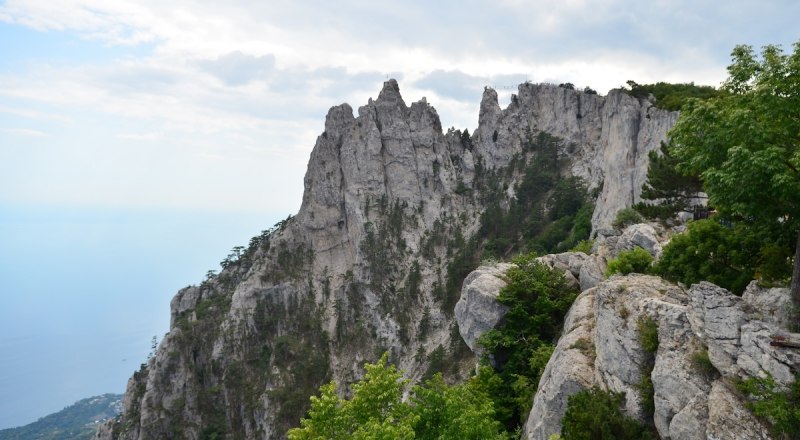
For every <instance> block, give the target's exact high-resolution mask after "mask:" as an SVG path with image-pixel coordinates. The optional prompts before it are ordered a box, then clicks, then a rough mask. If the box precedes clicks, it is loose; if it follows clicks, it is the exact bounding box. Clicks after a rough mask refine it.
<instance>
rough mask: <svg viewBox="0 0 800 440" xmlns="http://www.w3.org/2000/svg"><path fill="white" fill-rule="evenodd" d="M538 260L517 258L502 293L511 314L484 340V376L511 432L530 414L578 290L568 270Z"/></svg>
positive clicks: (482, 376)
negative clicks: (569, 282) (567, 276)
mask: <svg viewBox="0 0 800 440" xmlns="http://www.w3.org/2000/svg"><path fill="white" fill-rule="evenodd" d="M534 258H535V255H534V254H528V255H524V256H520V257H517V258H515V259H514V263H515V264H516V265H517V267H514V268H512V269H509V270H508V272H506V277H507V279H508V284H507V285H506V287H504V288H503V289H502V290H501V291H500V294H499V295H498V297H497V300H498V302H500V303H501V304H504V305H506V306H507V307H508V308H509V310H508V313H506V315H505V316H504V317H503V320H502V321H501V323H500V324H499V325H498V326H497V327H496V328H495V329H492V330H490V331H488V332H486V333H485V334H484V335H483V336H481V339H480V343H481V345H483V347H485V348H486V350H487V354H488V355H489V357H487V358H486V359H484V367H483V368H481V370H480V374H479V379H480V380H481V381H482V382H483V383H484V384H485V387H486V388H487V389H488V390H489V393H490V395H491V397H492V400H493V401H494V402H495V407H496V408H497V414H498V419H499V420H500V421H502V422H503V424H504V425H505V426H506V428H507V429H508V430H509V431H512V432H513V431H514V430H515V429H516V428H517V427H518V426H520V424H521V423H524V421H525V419H526V418H527V416H528V412H530V409H531V403H532V402H533V395H534V393H535V392H536V388H537V387H538V385H539V379H540V377H541V375H542V373H543V372H544V367H545V366H546V365H547V361H548V360H549V359H550V355H551V354H552V353H553V349H554V347H555V342H556V340H557V339H558V336H559V335H560V333H561V323H562V322H563V321H564V315H566V313H567V310H569V307H570V306H571V305H572V302H573V301H574V300H575V297H576V296H577V294H578V292H577V290H576V289H572V288H570V287H569V286H568V285H567V282H566V279H565V278H564V273H563V271H560V270H557V269H552V268H550V267H549V266H547V265H545V264H543V263H540V262H538V261H536V260H535V259H534ZM490 360H491V362H490ZM489 364H493V365H494V368H492V367H489V366H488V365H489Z"/></svg>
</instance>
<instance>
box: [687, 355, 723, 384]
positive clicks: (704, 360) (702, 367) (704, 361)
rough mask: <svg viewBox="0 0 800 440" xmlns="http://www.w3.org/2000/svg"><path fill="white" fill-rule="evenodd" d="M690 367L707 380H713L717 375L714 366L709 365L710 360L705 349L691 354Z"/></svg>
mask: <svg viewBox="0 0 800 440" xmlns="http://www.w3.org/2000/svg"><path fill="white" fill-rule="evenodd" d="M692 366H693V367H694V369H695V370H697V372H698V373H700V374H702V375H703V376H705V377H706V378H707V379H710V378H713V377H714V376H716V375H717V374H719V372H718V371H717V368H716V367H714V364H712V363H711V359H710V358H709V357H708V350H707V349H706V350H701V351H697V352H695V353H694V354H692Z"/></svg>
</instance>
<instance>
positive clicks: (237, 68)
mask: <svg viewBox="0 0 800 440" xmlns="http://www.w3.org/2000/svg"><path fill="white" fill-rule="evenodd" d="M198 65H199V66H200V67H201V68H202V69H203V70H205V71H207V72H209V73H211V74H212V75H214V76H216V77H217V78H219V79H220V80H221V81H223V82H224V83H225V84H227V85H230V86H239V85H243V84H247V83H249V82H250V81H252V80H254V79H264V78H266V77H267V75H269V74H270V72H271V71H272V69H273V67H275V56H273V55H271V54H267V55H261V56H253V55H245V54H244V53H242V52H241V51H238V50H237V51H234V52H230V53H228V54H226V55H222V56H219V57H217V58H216V59H215V60H203V61H199V62H198Z"/></svg>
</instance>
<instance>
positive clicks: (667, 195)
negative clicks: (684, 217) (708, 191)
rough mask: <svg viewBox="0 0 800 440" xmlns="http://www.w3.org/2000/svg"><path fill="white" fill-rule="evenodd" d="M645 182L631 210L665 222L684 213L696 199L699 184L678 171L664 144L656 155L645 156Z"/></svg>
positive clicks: (701, 187) (674, 159) (701, 186)
mask: <svg viewBox="0 0 800 440" xmlns="http://www.w3.org/2000/svg"><path fill="white" fill-rule="evenodd" d="M648 160H649V165H648V167H647V181H646V182H645V183H644V185H642V200H643V201H642V202H640V203H637V204H636V205H634V209H635V210H636V211H638V212H639V213H640V214H642V215H643V216H645V217H649V218H656V219H662V220H667V219H669V218H672V217H674V216H675V215H676V214H677V213H678V212H680V211H686V210H688V209H689V207H690V206H692V205H693V204H694V202H695V201H696V200H697V199H698V193H700V192H701V191H703V185H702V182H701V181H700V178H699V177H698V176H697V175H696V174H690V175H685V174H684V173H681V172H680V171H678V169H677V167H678V160H677V159H676V158H675V157H674V156H673V155H672V154H671V153H670V151H669V149H668V148H667V145H666V144H665V143H662V144H661V150H660V153H659V152H656V151H655V150H654V151H651V152H650V153H648ZM647 201H649V202H647Z"/></svg>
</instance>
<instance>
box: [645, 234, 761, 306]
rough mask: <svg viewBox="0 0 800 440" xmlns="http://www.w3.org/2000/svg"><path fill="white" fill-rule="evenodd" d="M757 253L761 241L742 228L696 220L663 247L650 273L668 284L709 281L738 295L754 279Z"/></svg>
mask: <svg viewBox="0 0 800 440" xmlns="http://www.w3.org/2000/svg"><path fill="white" fill-rule="evenodd" d="M760 249H761V240H760V239H759V238H758V236H757V234H756V233H755V232H753V231H751V230H749V229H748V228H747V227H746V226H745V225H742V224H738V225H735V226H725V225H722V224H720V223H719V222H718V221H717V220H715V219H707V220H697V221H694V222H692V223H689V227H688V229H687V230H686V232H684V233H683V234H680V235H676V236H675V237H673V238H672V240H670V242H669V244H668V245H666V246H664V252H663V253H662V255H661V259H660V260H659V262H658V264H656V266H655V267H654V268H653V271H654V272H655V273H657V274H658V275H660V276H662V277H664V278H666V279H668V280H670V281H679V282H681V283H684V284H686V285H691V284H694V283H697V282H700V281H709V282H711V283H714V284H716V285H718V286H720V287H724V288H726V289H728V290H730V291H731V292H733V293H735V294H736V295H741V294H742V292H744V289H745V287H747V284H748V283H750V280H752V279H753V278H754V276H755V271H756V267H755V266H756V265H757V264H758V260H757V258H756V257H757V256H758V255H759V253H760ZM771 260H774V258H770V261H771Z"/></svg>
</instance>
